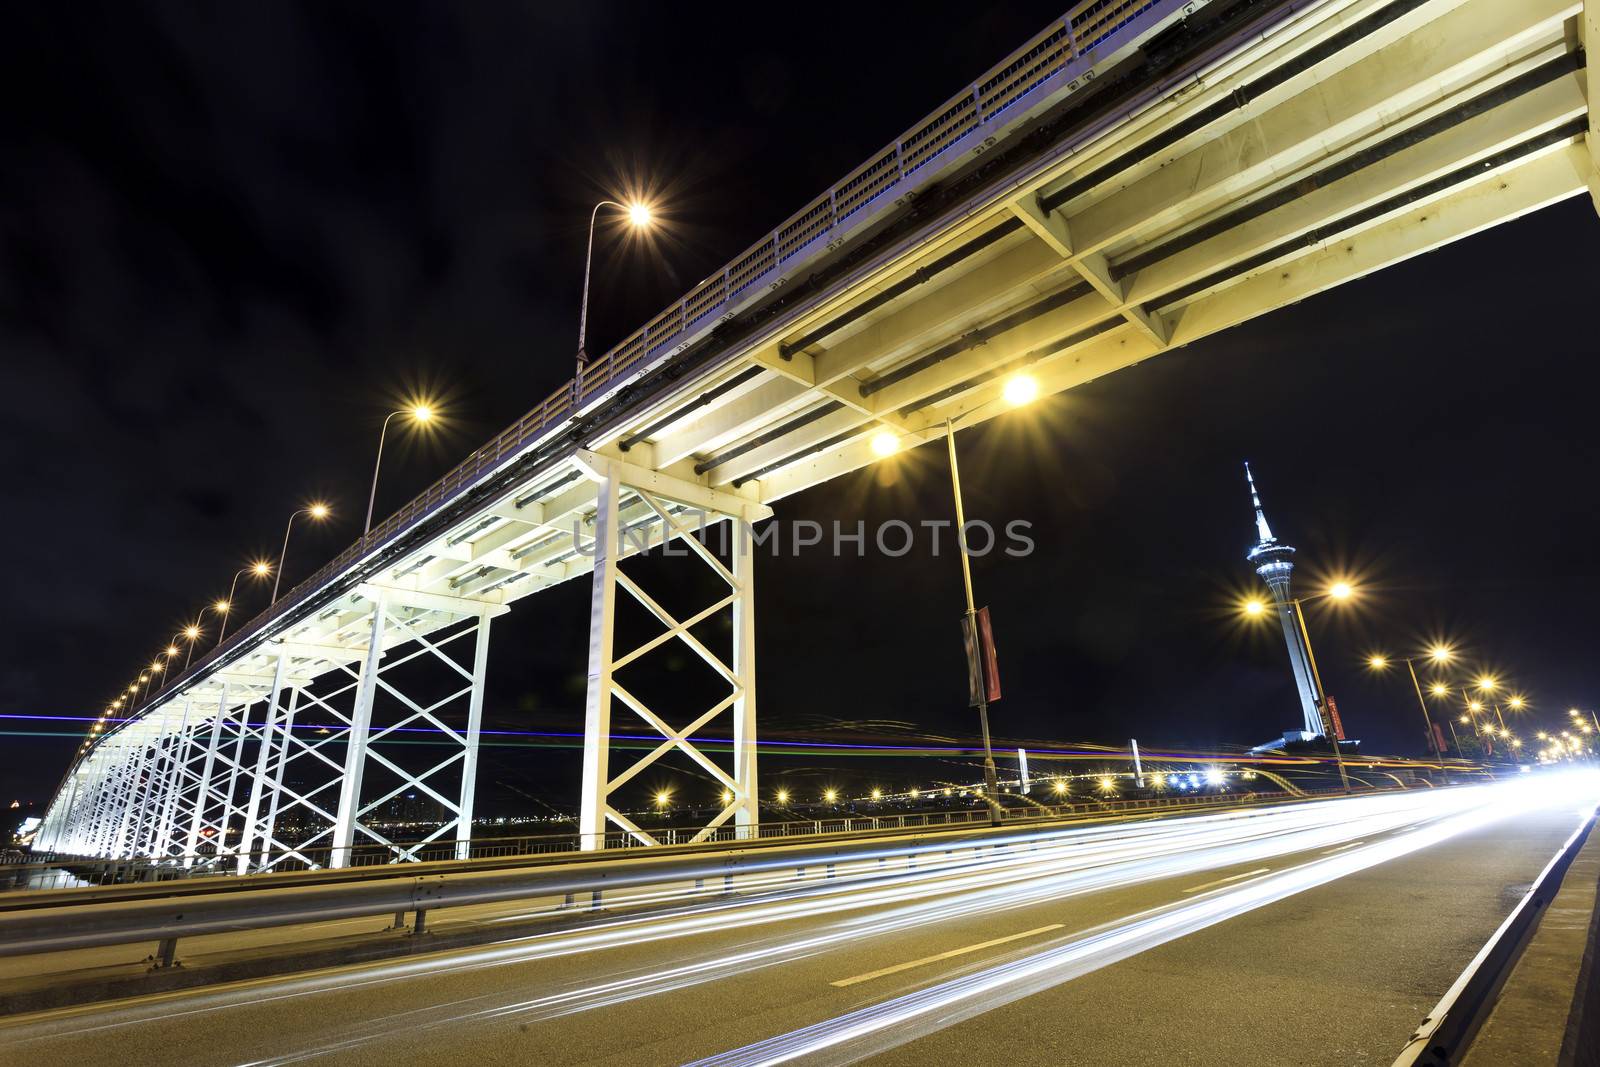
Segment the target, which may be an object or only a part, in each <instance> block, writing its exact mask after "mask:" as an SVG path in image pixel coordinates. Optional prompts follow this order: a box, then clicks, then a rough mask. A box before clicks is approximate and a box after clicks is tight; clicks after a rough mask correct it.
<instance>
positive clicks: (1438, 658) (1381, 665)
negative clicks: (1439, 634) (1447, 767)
mask: <svg viewBox="0 0 1600 1067" xmlns="http://www.w3.org/2000/svg"><path fill="white" fill-rule="evenodd" d="M1429 656H1430V657H1431V658H1432V659H1433V661H1434V662H1435V663H1439V662H1443V661H1444V660H1447V659H1449V658H1450V653H1449V650H1447V649H1445V648H1443V647H1441V646H1435V647H1434V649H1433V650H1432V651H1431V652H1430V653H1429ZM1402 658H1403V659H1404V660H1405V664H1406V671H1407V672H1408V673H1409V674H1410V675H1411V688H1412V689H1414V690H1415V691H1416V694H1417V707H1419V708H1421V709H1422V723H1423V727H1424V728H1425V729H1426V730H1427V731H1428V747H1429V748H1431V749H1433V758H1434V759H1435V760H1437V761H1438V762H1440V763H1443V762H1444V753H1443V752H1440V751H1439V738H1438V736H1437V735H1436V734H1435V733H1434V732H1433V717H1432V716H1431V715H1429V714H1428V702H1427V701H1426V700H1423V699H1422V683H1421V682H1420V681H1418V680H1417V668H1416V664H1415V663H1413V662H1412V659H1411V657H1410V656H1405V657H1402ZM1367 662H1368V663H1369V664H1370V665H1371V667H1372V669H1373V670H1375V671H1381V670H1384V669H1385V668H1386V667H1388V666H1389V661H1388V659H1387V658H1385V657H1383V656H1373V657H1372V658H1371V659H1370V660H1368V661H1367ZM1442 688H1443V687H1442V686H1438V685H1435V686H1434V692H1435V694H1437V693H1438V691H1439V690H1440V689H1442Z"/></svg>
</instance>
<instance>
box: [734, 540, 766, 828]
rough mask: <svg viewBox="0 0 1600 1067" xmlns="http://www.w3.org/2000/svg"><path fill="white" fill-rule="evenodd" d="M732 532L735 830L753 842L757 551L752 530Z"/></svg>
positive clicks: (757, 797) (757, 811)
mask: <svg viewBox="0 0 1600 1067" xmlns="http://www.w3.org/2000/svg"><path fill="white" fill-rule="evenodd" d="M731 525H732V527H733V538H732V541H733V578H734V582H735V586H736V587H735V590H734V595H735V599H734V602H733V673H734V674H735V675H736V676H737V678H738V682H737V684H738V686H739V695H738V696H737V697H735V698H734V701H733V752H734V757H733V758H734V765H733V779H734V781H735V782H737V783H738V788H737V790H735V792H736V793H737V795H736V796H735V797H734V803H735V805H737V806H736V808H735V810H734V813H733V821H734V826H735V827H736V828H737V833H738V836H740V837H754V836H756V832H757V827H758V826H759V825H760V822H761V794H760V791H759V790H760V785H759V783H758V782H757V781H756V571H755V567H756V549H755V543H754V538H753V537H752V536H751V535H752V529H751V524H750V522H749V521H748V520H746V519H744V518H742V517H741V518H736V519H733V520H732V523H731Z"/></svg>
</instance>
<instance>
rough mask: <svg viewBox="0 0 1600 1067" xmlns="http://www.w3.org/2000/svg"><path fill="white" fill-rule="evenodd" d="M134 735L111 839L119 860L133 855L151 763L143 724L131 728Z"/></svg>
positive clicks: (113, 849)
mask: <svg viewBox="0 0 1600 1067" xmlns="http://www.w3.org/2000/svg"><path fill="white" fill-rule="evenodd" d="M128 733H129V734H131V735H133V737H132V739H131V740H130V741H129V749H128V774H127V784H126V786H125V787H124V789H123V792H122V798H121V799H122V808H121V811H120V812H118V815H117V822H116V830H115V831H114V833H113V836H112V838H111V855H112V856H113V857H115V858H117V859H121V858H123V857H124V856H131V855H133V846H132V836H133V830H134V826H135V822H136V820H135V815H136V814H137V812H138V808H139V798H140V796H141V794H142V793H143V792H144V769H145V766H146V765H147V764H148V763H149V762H150V746H149V742H148V740H147V739H146V738H145V736H144V733H143V724H142V723H136V724H134V725H133V726H131V727H129V729H128Z"/></svg>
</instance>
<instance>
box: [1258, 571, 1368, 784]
mask: <svg viewBox="0 0 1600 1067" xmlns="http://www.w3.org/2000/svg"><path fill="white" fill-rule="evenodd" d="M1354 595H1355V587H1354V586H1352V585H1351V584H1350V583H1349V582H1347V581H1342V580H1341V581H1337V582H1334V583H1333V584H1332V585H1330V586H1329V587H1328V589H1327V591H1326V592H1324V593H1318V594H1316V595H1315V596H1308V597H1290V598H1289V601H1288V608H1289V614H1290V616H1291V617H1292V618H1293V619H1294V621H1295V625H1296V628H1297V629H1298V630H1299V632H1300V642H1301V646H1302V647H1303V648H1304V649H1305V650H1306V666H1307V667H1309V668H1311V685H1312V688H1313V689H1314V690H1315V691H1316V692H1315V699H1316V702H1317V708H1318V710H1319V711H1320V712H1321V713H1322V715H1323V717H1324V721H1325V722H1326V724H1327V726H1326V728H1327V731H1328V741H1329V743H1330V744H1332V745H1333V762H1334V764H1335V765H1336V766H1337V767H1338V768H1339V786H1340V788H1341V789H1343V790H1344V792H1346V793H1348V792H1350V776H1349V774H1347V773H1346V771H1345V767H1344V750H1343V749H1341V748H1340V747H1339V731H1338V730H1337V729H1335V728H1334V725H1333V713H1332V712H1331V711H1329V710H1328V694H1327V692H1326V691H1325V690H1324V689H1323V688H1322V672H1320V671H1318V670H1317V656H1316V653H1315V652H1313V651H1312V649H1311V631H1310V630H1308V629H1306V613H1305V605H1306V604H1308V603H1310V602H1311V601H1313V600H1322V599H1324V598H1327V599H1331V600H1339V601H1345V600H1349V599H1350V598H1351V597H1352V596H1354ZM1244 612H1245V614H1246V615H1251V616H1257V617H1259V616H1261V615H1263V614H1264V613H1265V612H1266V604H1264V603H1262V602H1261V601H1260V600H1256V599H1251V600H1247V601H1245V604H1244ZM1367 663H1368V664H1369V665H1370V666H1373V667H1374V668H1379V667H1383V666H1387V665H1388V660H1386V659H1384V658H1383V657H1382V656H1373V657H1371V658H1370V659H1369V660H1368V661H1367Z"/></svg>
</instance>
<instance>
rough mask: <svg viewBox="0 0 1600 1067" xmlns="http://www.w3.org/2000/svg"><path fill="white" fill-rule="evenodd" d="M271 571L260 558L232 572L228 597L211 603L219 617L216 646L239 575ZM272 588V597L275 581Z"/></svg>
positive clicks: (225, 628)
mask: <svg viewBox="0 0 1600 1067" xmlns="http://www.w3.org/2000/svg"><path fill="white" fill-rule="evenodd" d="M291 521H292V520H291ZM284 543H285V544H287V543H288V537H287V535H286V536H285V538H284ZM271 573H272V564H270V563H268V562H267V561H266V560H260V559H258V560H256V561H255V562H254V563H252V564H250V566H248V567H240V568H239V569H238V570H236V571H234V572H233V581H231V582H229V583H228V597H227V599H226V600H219V601H217V602H216V603H215V604H212V605H211V610H212V611H215V612H216V613H217V615H218V616H219V617H220V619H221V621H220V622H219V623H218V624H217V645H218V647H220V646H221V645H222V637H223V635H224V634H226V633H227V632H228V612H230V611H232V610H233V594H234V593H235V592H237V591H238V589H239V577H240V576H241V575H245V574H248V575H251V576H252V577H255V578H265V577H266V576H267V575H269V574H271ZM272 588H273V596H274V598H276V596H277V588H278V587H277V585H276V583H274V585H273V587H272Z"/></svg>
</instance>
